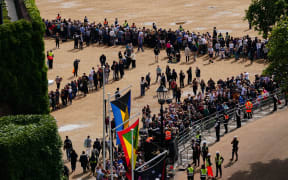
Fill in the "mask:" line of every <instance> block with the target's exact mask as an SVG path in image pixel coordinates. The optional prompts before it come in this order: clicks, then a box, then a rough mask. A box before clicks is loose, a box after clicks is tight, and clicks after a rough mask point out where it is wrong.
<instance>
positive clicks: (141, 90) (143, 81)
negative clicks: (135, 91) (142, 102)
mask: <svg viewBox="0 0 288 180" xmlns="http://www.w3.org/2000/svg"><path fill="white" fill-rule="evenodd" d="M145 86H146V82H145V79H144V77H141V81H140V92H141V96H145Z"/></svg>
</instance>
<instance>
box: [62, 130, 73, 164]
mask: <svg viewBox="0 0 288 180" xmlns="http://www.w3.org/2000/svg"><path fill="white" fill-rule="evenodd" d="M72 147H73V146H72V141H71V140H70V139H69V138H68V136H66V139H65V141H64V147H63V149H64V150H66V156H67V160H68V161H70V160H71V157H70V153H71V151H72Z"/></svg>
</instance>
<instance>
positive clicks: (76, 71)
mask: <svg viewBox="0 0 288 180" xmlns="http://www.w3.org/2000/svg"><path fill="white" fill-rule="evenodd" d="M79 62H80V60H79V59H75V60H74V62H73V66H74V70H73V74H74V77H77V76H78V67H79Z"/></svg>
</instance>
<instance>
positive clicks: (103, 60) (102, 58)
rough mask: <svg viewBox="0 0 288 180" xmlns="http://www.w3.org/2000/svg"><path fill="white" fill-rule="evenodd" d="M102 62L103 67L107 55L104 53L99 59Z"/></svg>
mask: <svg viewBox="0 0 288 180" xmlns="http://www.w3.org/2000/svg"><path fill="white" fill-rule="evenodd" d="M99 61H100V63H101V67H102V66H104V65H105V63H106V56H105V55H104V54H102V55H101V56H100V59H99Z"/></svg>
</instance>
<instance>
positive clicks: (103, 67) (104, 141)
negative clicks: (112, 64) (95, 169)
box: [102, 65, 106, 169]
mask: <svg viewBox="0 0 288 180" xmlns="http://www.w3.org/2000/svg"><path fill="white" fill-rule="evenodd" d="M104 69H105V66H104V65H103V66H102V76H103V169H106V162H105V161H106V160H105V159H106V158H105V153H106V152H105V151H106V148H105V144H106V138H105V119H106V114H105V108H106V107H105V72H104Z"/></svg>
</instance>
